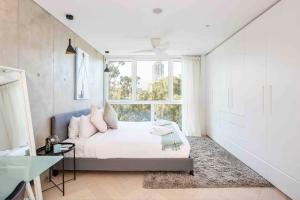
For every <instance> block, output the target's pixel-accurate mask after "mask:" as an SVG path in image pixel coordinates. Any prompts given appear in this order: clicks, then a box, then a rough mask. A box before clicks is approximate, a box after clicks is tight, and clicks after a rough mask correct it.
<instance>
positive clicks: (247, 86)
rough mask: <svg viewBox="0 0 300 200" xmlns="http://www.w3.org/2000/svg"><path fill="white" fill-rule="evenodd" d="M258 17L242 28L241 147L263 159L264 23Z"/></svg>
mask: <svg viewBox="0 0 300 200" xmlns="http://www.w3.org/2000/svg"><path fill="white" fill-rule="evenodd" d="M265 23H266V22H265V20H264V18H259V19H257V20H256V21H255V22H253V23H251V24H250V25H248V26H247V27H246V28H245V29H244V33H243V34H244V73H245V74H246V76H245V77H244V80H243V82H244V91H245V93H244V97H245V98H244V103H245V105H246V106H245V113H246V115H245V130H246V131H245V135H244V139H245V141H247V142H246V144H244V148H245V149H247V150H248V151H249V152H253V153H254V154H255V155H256V156H258V157H260V158H262V159H264V160H266V159H267V150H266V141H267V140H268V138H267V134H266V112H267V111H266V109H267V108H266V59H267V56H266V51H267V50H266V48H267V26H265Z"/></svg>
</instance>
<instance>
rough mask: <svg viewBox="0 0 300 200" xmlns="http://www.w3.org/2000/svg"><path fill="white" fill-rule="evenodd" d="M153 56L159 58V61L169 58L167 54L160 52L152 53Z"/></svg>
mask: <svg viewBox="0 0 300 200" xmlns="http://www.w3.org/2000/svg"><path fill="white" fill-rule="evenodd" d="M154 52H155V55H156V56H157V57H158V58H159V59H168V58H169V57H170V56H169V54H167V53H166V52H165V51H161V50H158V49H157V50H156V51H154Z"/></svg>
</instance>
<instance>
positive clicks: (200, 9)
mask: <svg viewBox="0 0 300 200" xmlns="http://www.w3.org/2000/svg"><path fill="white" fill-rule="evenodd" d="M35 1H36V2H37V3H38V4H39V5H40V6H42V7H43V8H44V9H46V10H47V11H48V12H50V13H51V14H52V15H54V16H55V17H56V18H58V19H59V20H60V21H61V22H63V23H64V24H65V25H67V26H68V27H70V28H71V29H72V30H73V31H74V32H76V33H77V34H78V35H80V36H81V37H82V38H84V39H85V40H86V41H88V42H89V43H90V44H91V45H92V46H94V47H95V48H96V49H97V50H99V51H100V52H102V53H104V51H105V50H109V51H110V54H111V55H128V54H130V53H131V52H133V51H137V50H141V49H149V48H151V44H150V40H149V39H150V38H151V37H161V38H162V40H163V41H168V42H170V43H171V45H170V48H169V50H168V51H167V52H168V53H169V54H171V55H200V54H202V53H205V52H208V51H209V50H210V49H212V48H213V47H215V46H216V45H217V44H219V43H220V42H221V41H223V40H224V39H225V38H226V37H228V36H229V35H231V34H232V33H234V32H235V31H236V30H238V29H239V28H240V27H242V26H243V25H245V24H246V23H247V22H249V21H250V20H251V19H253V18H254V17H255V16H257V15H258V14H259V13H260V12H262V11H263V10H265V9H266V8H267V7H269V6H270V5H271V4H273V3H274V2H276V0H35ZM157 7H159V8H162V9H163V13H162V14H160V15H155V14H153V13H152V9H153V8H157ZM66 13H71V14H73V15H74V18H75V19H74V21H68V20H66V19H65V14H66ZM207 24H209V25H211V26H210V27H209V28H207V27H206V26H205V25H207Z"/></svg>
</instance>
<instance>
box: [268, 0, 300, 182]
mask: <svg viewBox="0 0 300 200" xmlns="http://www.w3.org/2000/svg"><path fill="white" fill-rule="evenodd" d="M299 8H300V1H298V0H289V1H282V2H280V6H275V7H274V8H273V11H272V12H273V14H272V16H270V17H269V19H270V24H271V25H270V29H269V31H270V32H269V36H268V37H269V40H268V59H267V80H268V83H267V87H268V104H269V106H268V127H267V128H268V136H269V150H270V152H269V155H270V161H271V163H272V164H273V165H274V166H276V167H277V168H279V169H280V170H282V171H284V172H285V174H287V175H289V176H290V177H292V178H294V179H296V180H297V181H300V173H299V172H300V162H299V158H300V145H299V142H300V26H299V24H300V12H299ZM286 10H289V12H286Z"/></svg>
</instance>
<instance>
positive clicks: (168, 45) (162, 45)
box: [156, 42, 170, 49]
mask: <svg viewBox="0 0 300 200" xmlns="http://www.w3.org/2000/svg"><path fill="white" fill-rule="evenodd" d="M169 47H170V42H165V43H162V44H160V45H159V46H157V47H156V48H159V49H168V48H169Z"/></svg>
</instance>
